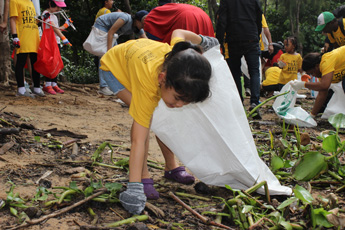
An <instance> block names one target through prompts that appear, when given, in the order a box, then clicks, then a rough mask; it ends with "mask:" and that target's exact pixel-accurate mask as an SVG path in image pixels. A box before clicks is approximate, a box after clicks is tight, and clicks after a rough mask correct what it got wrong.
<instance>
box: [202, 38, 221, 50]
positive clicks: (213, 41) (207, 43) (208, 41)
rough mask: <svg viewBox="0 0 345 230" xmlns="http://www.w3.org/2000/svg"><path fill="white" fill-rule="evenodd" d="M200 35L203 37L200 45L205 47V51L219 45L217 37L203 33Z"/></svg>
mask: <svg viewBox="0 0 345 230" xmlns="http://www.w3.org/2000/svg"><path fill="white" fill-rule="evenodd" d="M199 36H200V37H201V43H200V45H201V47H202V48H203V49H204V51H205V52H206V51H207V50H209V49H211V48H212V47H214V46H216V45H219V42H218V39H217V38H213V37H209V36H203V35H201V34H199Z"/></svg>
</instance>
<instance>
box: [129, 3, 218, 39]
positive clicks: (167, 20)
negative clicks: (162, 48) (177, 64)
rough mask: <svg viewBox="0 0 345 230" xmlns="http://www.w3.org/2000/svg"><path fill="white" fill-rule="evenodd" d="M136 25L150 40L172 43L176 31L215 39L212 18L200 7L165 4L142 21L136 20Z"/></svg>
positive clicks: (153, 10) (141, 19)
mask: <svg viewBox="0 0 345 230" xmlns="http://www.w3.org/2000/svg"><path fill="white" fill-rule="evenodd" d="M139 12H140V11H139ZM139 12H138V13H139ZM135 23H136V26H137V28H138V29H142V28H143V29H144V31H145V32H146V36H147V37H148V38H150V39H152V40H156V41H160V42H167V43H170V38H171V34H172V32H173V31H174V30H175V29H184V30H189V31H192V32H194V33H196V34H202V35H205V36H209V37H214V29H213V24H212V21H211V19H210V17H209V16H208V15H207V14H206V13H205V12H204V11H203V10H202V9H200V8H199V7H196V6H192V5H189V4H181V3H167V4H164V5H163V6H159V7H156V8H154V9H152V10H151V11H150V12H149V13H148V14H147V15H145V16H143V17H140V20H135Z"/></svg>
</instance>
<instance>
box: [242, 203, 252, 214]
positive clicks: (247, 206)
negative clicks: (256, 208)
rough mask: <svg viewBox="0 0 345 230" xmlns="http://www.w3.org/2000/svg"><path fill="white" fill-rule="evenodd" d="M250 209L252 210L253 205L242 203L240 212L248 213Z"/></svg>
mask: <svg viewBox="0 0 345 230" xmlns="http://www.w3.org/2000/svg"><path fill="white" fill-rule="evenodd" d="M251 210H253V206H252V205H243V208H242V213H248V212H250V211H251Z"/></svg>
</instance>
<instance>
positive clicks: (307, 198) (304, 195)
mask: <svg viewBox="0 0 345 230" xmlns="http://www.w3.org/2000/svg"><path fill="white" fill-rule="evenodd" d="M293 192H294V194H295V196H296V197H297V198H298V199H300V200H301V201H302V202H303V204H311V202H312V201H313V197H312V196H311V194H310V193H309V192H308V191H307V190H306V189H305V188H303V187H302V186H299V185H296V187H295V189H294V190H293Z"/></svg>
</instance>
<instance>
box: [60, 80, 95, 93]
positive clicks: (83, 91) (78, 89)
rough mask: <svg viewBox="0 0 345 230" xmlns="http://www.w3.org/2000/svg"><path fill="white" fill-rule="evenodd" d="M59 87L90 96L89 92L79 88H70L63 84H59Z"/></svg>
mask: <svg viewBox="0 0 345 230" xmlns="http://www.w3.org/2000/svg"><path fill="white" fill-rule="evenodd" d="M59 85H60V86H62V87H64V88H67V89H70V90H74V91H78V92H81V93H85V94H87V95H90V93H89V92H87V91H86V90H85V89H80V88H77V87H73V86H69V85H67V84H64V83H62V82H59Z"/></svg>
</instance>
